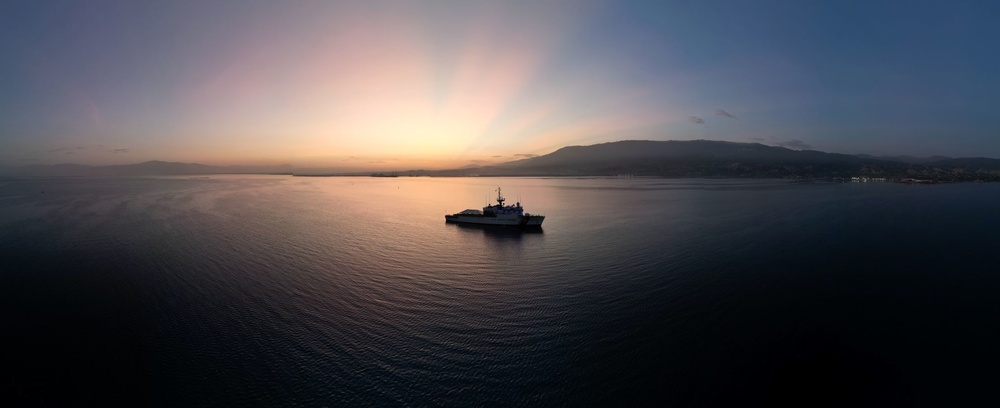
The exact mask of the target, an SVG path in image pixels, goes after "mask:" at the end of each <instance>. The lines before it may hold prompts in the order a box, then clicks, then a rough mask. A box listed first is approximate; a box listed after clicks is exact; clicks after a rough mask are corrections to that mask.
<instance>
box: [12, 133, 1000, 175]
mask: <svg viewBox="0 0 1000 408" xmlns="http://www.w3.org/2000/svg"><path fill="white" fill-rule="evenodd" d="M142 174H147V175H185V174H281V175H297V176H364V175H374V176H389V175H391V176H450V177H454V176H620V175H627V176H640V177H641V176H646V177H669V178H698V177H730V178H795V179H809V178H851V177H870V178H886V179H904V178H914V179H925V180H933V181H1000V159H993V158H982V157H977V158H950V157H944V156H932V157H926V158H919V157H912V156H879V157H876V156H870V155H848V154H840V153H827V152H821V151H816V150H793V149H789V148H785V147H781V146H767V145H763V144H760V143H737V142H724V141H711V140H695V141H651V140H626V141H618V142H610V143H601V144H595V145H589V146H567V147H563V148H561V149H558V150H556V151H555V152H552V153H550V154H546V155H542V156H537V157H530V158H526V159H522V160H515V161H509V162H505V163H500V164H496V165H489V166H465V167H462V168H457V169H441V170H418V169H412V170H402V171H395V170H377V171H343V170H340V171H338V170H337V169H331V168H304V167H294V166H291V165H279V166H253V165H246V166H212V165H205V164H198V163H176V162H165V161H147V162H143V163H137V164H132V165H112V166H88V165H78V164H59V165H28V166H19V167H0V175H6V176H113V175H142Z"/></svg>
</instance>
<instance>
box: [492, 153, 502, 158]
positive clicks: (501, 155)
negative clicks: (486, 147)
mask: <svg viewBox="0 0 1000 408" xmlns="http://www.w3.org/2000/svg"><path fill="white" fill-rule="evenodd" d="M493 157H503V156H502V155H499V154H498V155H495V156H493Z"/></svg>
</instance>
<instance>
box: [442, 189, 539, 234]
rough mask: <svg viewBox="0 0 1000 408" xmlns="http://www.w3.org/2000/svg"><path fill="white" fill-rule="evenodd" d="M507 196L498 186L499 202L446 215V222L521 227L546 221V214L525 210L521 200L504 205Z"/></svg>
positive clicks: (536, 225) (537, 224)
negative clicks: (531, 212) (479, 208)
mask: <svg viewBox="0 0 1000 408" xmlns="http://www.w3.org/2000/svg"><path fill="white" fill-rule="evenodd" d="M504 201H506V199H505V198H503V193H502V192H501V191H500V187H497V203H496V204H494V205H487V206H485V207H483V210H482V211H480V210H473V209H469V210H465V211H462V212H458V213H455V214H451V215H445V216H444V220H445V221H446V222H454V223H463V224H481V225H507V226H521V227H540V226H542V221H545V216H544V215H537V214H529V213H526V212H524V207H521V202H517V203H516V204H514V205H504Z"/></svg>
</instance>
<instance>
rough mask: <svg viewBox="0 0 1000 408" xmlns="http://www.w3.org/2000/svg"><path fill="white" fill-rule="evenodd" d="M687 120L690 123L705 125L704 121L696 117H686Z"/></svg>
mask: <svg viewBox="0 0 1000 408" xmlns="http://www.w3.org/2000/svg"><path fill="white" fill-rule="evenodd" d="M688 120H690V121H691V123H697V124H699V125H704V124H705V119H702V118H699V117H697V116H688Z"/></svg>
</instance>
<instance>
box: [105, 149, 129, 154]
mask: <svg viewBox="0 0 1000 408" xmlns="http://www.w3.org/2000/svg"><path fill="white" fill-rule="evenodd" d="M108 151H109V152H111V153H128V149H111V150H108Z"/></svg>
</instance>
